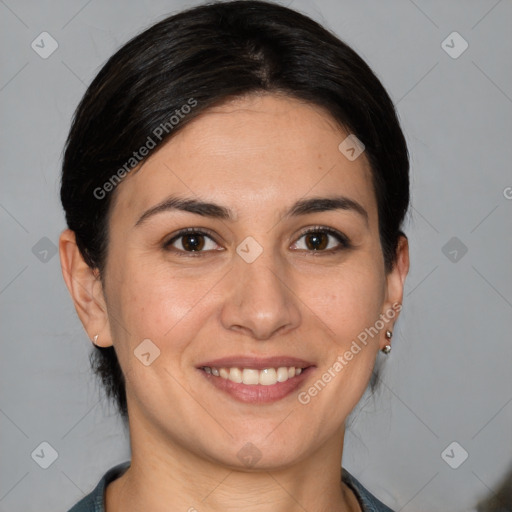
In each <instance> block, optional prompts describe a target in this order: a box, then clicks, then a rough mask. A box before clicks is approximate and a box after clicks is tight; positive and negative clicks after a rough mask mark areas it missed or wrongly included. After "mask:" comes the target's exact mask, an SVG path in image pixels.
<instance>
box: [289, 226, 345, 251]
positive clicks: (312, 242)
mask: <svg viewBox="0 0 512 512" xmlns="http://www.w3.org/2000/svg"><path fill="white" fill-rule="evenodd" d="M301 238H304V242H305V243H304V244H303V245H304V247H300V244H299V243H298V241H297V242H295V244H293V245H294V246H295V247H293V246H292V248H295V249H297V248H298V249H301V250H306V251H313V252H317V251H318V252H327V253H332V252H337V251H340V250H342V249H348V248H350V247H351V245H350V241H349V239H348V238H347V237H346V236H345V235H344V234H342V233H340V232H339V231H336V230H335V229H332V228H326V227H323V226H315V227H313V228H308V229H307V230H305V231H303V232H302V233H301V236H300V237H299V239H298V240H300V239H301ZM329 238H331V241H329ZM332 239H334V240H335V241H336V242H337V244H336V243H334V244H333V243H332ZM297 245H299V247H297Z"/></svg>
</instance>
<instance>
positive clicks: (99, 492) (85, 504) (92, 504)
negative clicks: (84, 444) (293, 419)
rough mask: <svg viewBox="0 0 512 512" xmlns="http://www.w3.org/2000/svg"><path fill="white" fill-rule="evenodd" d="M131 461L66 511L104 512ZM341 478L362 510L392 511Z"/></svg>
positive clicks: (346, 476)
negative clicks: (110, 493)
mask: <svg viewBox="0 0 512 512" xmlns="http://www.w3.org/2000/svg"><path fill="white" fill-rule="evenodd" d="M130 463H131V461H126V462H122V463H121V464H118V465H117V466H114V467H113V468H110V469H109V470H108V471H107V472H106V473H105V474H104V475H103V477H102V478H101V480H100V481H99V483H98V485H97V486H96V487H95V489H94V490H93V491H92V492H91V493H90V494H88V495H87V496H85V497H84V498H82V499H81V500H80V501H79V502H78V503H77V504H76V505H75V506H74V507H73V508H71V509H70V510H69V511H68V512H105V502H104V494H105V489H106V487H107V485H108V484H109V483H110V482H112V480H115V479H116V478H118V477H120V476H121V475H122V474H123V473H124V472H125V471H126V470H127V469H128V468H129V467H130ZM342 480H343V481H344V482H345V483H346V484H347V485H348V486H349V487H350V488H351V489H352V491H354V494H355V495H356V497H357V499H358V500H359V504H360V506H361V509H362V510H363V512H393V511H392V510H391V509H390V508H388V507H386V505H384V503H382V502H381V501H379V500H378V499H377V498H376V497H375V496H373V495H372V494H370V493H369V492H368V491H367V490H366V489H365V488H364V487H363V486H362V485H361V484H360V483H359V482H358V481H357V480H356V479H355V478H354V477H353V476H352V475H351V474H350V473H349V472H348V471H347V470H346V469H344V468H343V470H342Z"/></svg>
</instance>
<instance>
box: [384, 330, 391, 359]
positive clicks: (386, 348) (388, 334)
mask: <svg viewBox="0 0 512 512" xmlns="http://www.w3.org/2000/svg"><path fill="white" fill-rule="evenodd" d="M391 336H393V333H392V332H391V331H386V339H387V340H390V339H391ZM382 352H384V354H389V353H390V352H391V344H390V343H389V342H388V343H387V344H386V345H384V348H383V349H382Z"/></svg>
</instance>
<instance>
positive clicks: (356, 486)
mask: <svg viewBox="0 0 512 512" xmlns="http://www.w3.org/2000/svg"><path fill="white" fill-rule="evenodd" d="M341 479H342V480H343V482H345V483H346V484H347V485H348V486H349V487H350V488H351V489H352V490H353V491H354V494H355V495H356V497H357V499H358V500H359V504H360V505H361V510H362V511H363V512H393V511H392V510H391V509H390V508H389V507H387V506H386V505H384V503H382V501H379V500H378V499H377V498H376V497H375V496H374V495H373V494H371V493H370V492H369V491H367V490H366V489H365V488H364V487H363V486H362V484H361V483H360V482H359V481H358V480H356V479H355V478H354V477H353V476H352V475H351V474H350V473H349V472H348V471H347V470H346V469H345V468H342V475H341Z"/></svg>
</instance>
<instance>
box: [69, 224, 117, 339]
mask: <svg viewBox="0 0 512 512" xmlns="http://www.w3.org/2000/svg"><path fill="white" fill-rule="evenodd" d="M59 255H60V262H61V269H62V276H63V278H64V281H65V283H66V286H67V288H68V291H69V293H70V295H71V298H72V300H73V303H74V305H75V309H76V312H77V314H78V317H79V318H80V321H81V322H82V325H83V326H84V329H85V330H86V332H87V333H88V336H89V339H91V340H93V339H94V337H95V336H96V335H98V338H97V343H95V344H96V345H98V346H101V347H108V346H111V345H112V340H111V336H110V328H109V323H108V315H107V306H106V303H105V298H104V295H103V286H102V283H101V280H100V279H99V277H98V273H97V270H96V269H92V268H91V267H89V265H87V263H86V262H85V261H84V259H83V257H82V255H81V254H80V250H79V249H78V246H77V244H76V238H75V233H74V232H73V231H71V230H70V229H66V230H64V231H63V232H62V233H61V235H60V238H59Z"/></svg>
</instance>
